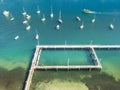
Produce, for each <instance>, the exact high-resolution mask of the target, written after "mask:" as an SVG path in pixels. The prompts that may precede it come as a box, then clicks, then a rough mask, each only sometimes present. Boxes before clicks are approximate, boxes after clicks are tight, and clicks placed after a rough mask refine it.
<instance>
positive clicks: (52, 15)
mask: <svg viewBox="0 0 120 90" xmlns="http://www.w3.org/2000/svg"><path fill="white" fill-rule="evenodd" d="M53 17H54V14H53V10H52V7H51V13H50V18H53Z"/></svg>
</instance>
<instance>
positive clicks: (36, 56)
mask: <svg viewBox="0 0 120 90" xmlns="http://www.w3.org/2000/svg"><path fill="white" fill-rule="evenodd" d="M47 48H49V49H56V48H58V49H59V48H61V49H64V48H73V49H74V48H83V49H86V48H87V49H91V50H92V53H93V55H94V57H95V60H96V62H97V65H96V64H95V65H70V66H69V65H66V66H39V65H38V63H39V58H40V55H41V51H42V49H47ZM94 49H120V45H37V46H36V50H35V53H34V57H33V60H32V64H31V66H30V69H29V73H28V76H27V80H26V83H25V85H24V90H29V89H30V84H31V82H32V77H33V74H34V71H35V69H90V70H91V69H102V65H101V63H100V61H99V59H98V57H97V54H96V52H95V50H94Z"/></svg>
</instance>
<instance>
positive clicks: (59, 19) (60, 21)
mask: <svg viewBox="0 0 120 90" xmlns="http://www.w3.org/2000/svg"><path fill="white" fill-rule="evenodd" d="M58 22H59V23H60V24H62V23H63V21H62V19H61V11H60V12H59V18H58Z"/></svg>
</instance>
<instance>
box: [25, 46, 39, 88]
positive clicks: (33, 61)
mask: <svg viewBox="0 0 120 90" xmlns="http://www.w3.org/2000/svg"><path fill="white" fill-rule="evenodd" d="M39 51H40V48H37V47H36V51H35V53H34V57H33V60H32V64H31V66H30V70H29V73H28V77H27V80H26V83H25V86H24V90H29V88H30V84H31V82H32V77H33V74H34V70H35V66H36V65H37V61H38V57H39Z"/></svg>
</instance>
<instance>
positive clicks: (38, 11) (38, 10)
mask: <svg viewBox="0 0 120 90" xmlns="http://www.w3.org/2000/svg"><path fill="white" fill-rule="evenodd" d="M36 13H37V14H38V15H39V14H40V9H39V6H37V12H36Z"/></svg>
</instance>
